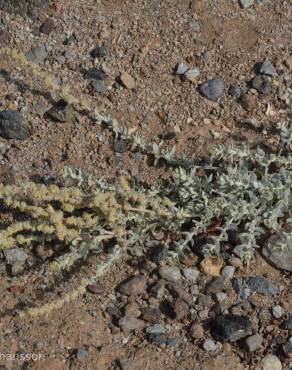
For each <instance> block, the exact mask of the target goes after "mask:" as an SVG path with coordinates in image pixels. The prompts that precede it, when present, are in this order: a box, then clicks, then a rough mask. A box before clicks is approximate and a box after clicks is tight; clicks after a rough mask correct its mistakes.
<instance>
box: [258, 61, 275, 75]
mask: <svg viewBox="0 0 292 370" xmlns="http://www.w3.org/2000/svg"><path fill="white" fill-rule="evenodd" d="M260 73H261V74H263V75H267V76H277V71H276V69H275V67H274V66H273V64H272V63H271V62H270V61H269V60H268V59H266V60H265V61H264V62H263V63H262V65H261V67H260Z"/></svg>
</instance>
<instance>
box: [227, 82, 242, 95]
mask: <svg viewBox="0 0 292 370" xmlns="http://www.w3.org/2000/svg"><path fill="white" fill-rule="evenodd" d="M228 94H229V95H230V96H235V97H238V96H240V94H241V90H240V88H239V87H238V86H234V85H231V86H230V87H229V89H228Z"/></svg>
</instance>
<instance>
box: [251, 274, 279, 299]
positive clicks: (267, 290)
mask: <svg viewBox="0 0 292 370" xmlns="http://www.w3.org/2000/svg"><path fill="white" fill-rule="evenodd" d="M247 285H248V287H249V288H250V291H251V292H254V293H259V294H263V295H270V296H271V295H274V294H277V293H279V288H278V287H277V286H276V285H274V284H273V283H272V282H270V281H269V280H268V279H266V278H264V277H262V276H254V277H251V278H249V279H248V280H247Z"/></svg>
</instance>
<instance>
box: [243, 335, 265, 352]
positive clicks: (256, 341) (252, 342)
mask: <svg viewBox="0 0 292 370" xmlns="http://www.w3.org/2000/svg"><path fill="white" fill-rule="evenodd" d="M245 343H246V345H247V348H248V350H249V352H254V351H256V350H257V349H259V348H260V347H261V345H262V343H263V336H262V335H260V334H255V335H251V336H250V337H248V338H247V339H246V340H245Z"/></svg>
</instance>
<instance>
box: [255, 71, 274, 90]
mask: <svg viewBox="0 0 292 370" xmlns="http://www.w3.org/2000/svg"><path fill="white" fill-rule="evenodd" d="M251 86H252V87H253V88H254V89H256V90H257V91H258V92H259V93H261V94H269V93H270V92H271V89H272V84H271V81H270V78H269V77H268V76H265V75H259V76H256V77H255V78H253V79H252V81H251Z"/></svg>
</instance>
